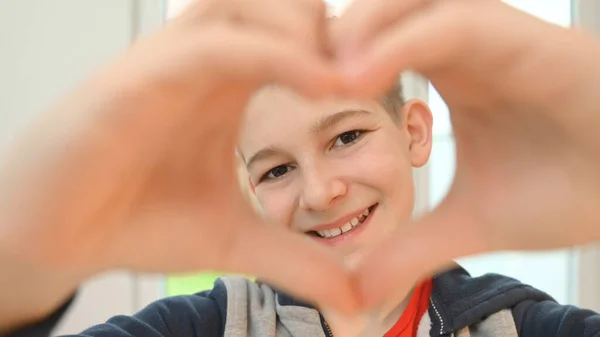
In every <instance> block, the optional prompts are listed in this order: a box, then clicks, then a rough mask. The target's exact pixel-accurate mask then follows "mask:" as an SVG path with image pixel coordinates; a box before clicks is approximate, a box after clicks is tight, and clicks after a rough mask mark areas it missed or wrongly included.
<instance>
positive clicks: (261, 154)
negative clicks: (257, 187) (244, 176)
mask: <svg viewBox="0 0 600 337" xmlns="http://www.w3.org/2000/svg"><path fill="white" fill-rule="evenodd" d="M281 152H283V151H282V150H281V149H279V148H277V147H274V146H268V147H265V148H263V149H261V150H260V151H258V152H256V153H255V154H253V155H252V156H250V158H249V159H248V161H247V162H246V168H247V169H248V170H250V168H251V167H252V165H254V164H255V163H256V162H257V161H260V160H264V159H267V158H269V157H273V156H276V155H277V154H279V153H281Z"/></svg>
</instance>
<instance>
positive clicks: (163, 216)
mask: <svg viewBox="0 0 600 337" xmlns="http://www.w3.org/2000/svg"><path fill="white" fill-rule="evenodd" d="M489 13H493V16H490V15H488V14H489ZM324 17H325V8H324V5H323V3H322V2H321V0H262V1H258V0H257V1H239V0H227V1H211V0H203V1H196V2H195V3H193V4H192V5H191V6H190V7H189V8H188V9H187V10H186V11H185V13H184V14H183V15H182V16H181V17H179V18H178V19H177V20H175V21H173V22H171V23H170V24H168V25H167V27H166V28H165V29H164V30H163V31H161V32H159V33H157V34H155V35H153V36H151V37H148V38H147V39H145V40H143V41H141V42H139V43H138V44H137V45H135V46H134V47H133V48H132V49H131V50H130V51H128V52H127V53H126V54H125V55H124V57H122V58H121V59H119V60H117V61H116V62H115V63H113V64H111V65H110V66H109V67H108V68H106V69H104V71H103V72H101V73H99V74H97V75H96V76H95V77H94V78H92V79H91V80H90V81H89V82H87V83H85V84H84V85H83V86H81V87H80V88H79V89H78V90H77V91H76V92H74V93H72V94H71V95H70V96H69V97H67V98H66V99H65V100H63V101H62V102H61V103H59V104H58V105H57V106H56V107H55V108H54V109H53V110H52V111H51V112H49V113H48V114H47V115H45V116H44V118H43V119H42V121H41V122H40V123H38V124H37V125H36V126H35V127H34V128H32V129H31V131H30V132H29V133H28V134H26V135H25V136H24V137H22V139H21V140H20V141H19V142H18V143H17V145H16V146H15V147H14V148H13V151H12V155H11V156H10V157H8V159H6V160H4V161H3V167H2V170H1V171H0V172H1V174H0V185H1V186H3V189H2V190H1V191H0V218H1V219H2V221H1V222H0V224H1V227H0V254H1V255H0V256H1V257H2V258H3V259H4V260H3V261H6V263H4V265H5V270H6V271H7V272H6V273H3V274H4V275H12V276H11V277H12V279H11V278H9V280H13V281H14V283H15V284H17V285H18V287H16V289H15V287H11V291H10V294H4V293H3V294H2V298H7V299H8V300H9V302H11V303H20V304H19V305H16V306H13V307H11V310H10V312H8V313H6V314H5V313H4V312H1V313H0V316H2V317H5V318H6V322H7V324H10V323H11V322H12V323H14V321H15V320H18V319H20V318H19V317H25V316H27V317H33V316H39V315H42V314H43V313H45V312H47V311H48V310H50V309H51V308H53V307H55V306H56V304H57V303H59V302H60V301H61V300H63V299H64V298H65V297H66V296H68V295H69V293H70V292H71V291H72V290H73V289H74V288H76V287H77V285H78V284H79V283H80V282H82V280H84V279H85V278H86V277H88V276H90V275H92V274H95V273H98V272H101V271H103V270H106V269H108V268H117V267H124V268H130V269H133V270H140V271H161V272H167V271H184V270H198V269H219V270H231V271H236V272H242V273H249V274H254V275H258V276H260V277H262V278H263V279H264V280H266V281H269V282H272V283H274V284H276V285H278V286H280V287H282V288H284V289H288V290H290V291H291V292H292V293H294V294H296V295H299V296H301V297H303V298H307V299H309V300H311V301H314V302H316V303H318V304H319V305H322V306H325V307H328V308H335V309H337V310H341V311H342V312H344V313H356V312H357V310H359V309H360V307H369V308H371V307H373V306H375V305H378V304H380V303H381V302H382V300H383V299H384V298H388V299H393V300H397V299H398V298H400V297H401V296H404V294H405V293H406V292H407V290H408V289H409V288H410V287H411V285H412V284H413V283H414V281H415V280H416V279H417V278H418V277H419V276H421V275H424V274H426V273H430V272H431V271H433V270H436V269H437V268H441V267H443V266H445V265H446V263H447V261H449V260H450V259H451V258H454V257H458V256H463V255H467V254H474V253H480V252H484V251H491V250H500V249H542V248H555V247H560V246H565V245H573V244H582V243H586V242H591V241H594V240H598V239H600V236H599V234H600V233H599V231H596V233H594V230H593V228H594V226H595V224H596V223H597V222H598V221H599V220H600V214H599V213H598V212H595V211H594V207H595V206H596V204H597V203H598V202H599V201H600V181H599V179H598V178H597V177H598V175H597V172H599V171H600V157H599V156H598V155H597V154H598V153H600V152H599V151H600V145H599V144H600V140H598V136H597V132H596V130H595V128H594V127H595V126H597V125H600V114H598V113H597V109H598V108H599V107H600V101H599V99H598V98H597V97H598V95H596V94H595V88H598V87H599V84H600V83H598V81H599V78H600V76H599V75H600V63H598V62H597V61H596V60H595V56H596V55H598V54H600V46H599V45H598V43H597V42H596V41H595V40H594V39H592V38H591V37H588V36H586V35H585V34H582V33H580V32H576V31H573V30H564V29H561V28H558V27H554V26H552V25H550V24H547V23H544V22H541V21H539V20H536V19H534V18H532V17H530V16H528V15H526V14H523V13H520V12H518V11H517V10H515V9H512V8H510V7H508V6H507V5H504V4H502V3H500V2H498V1H469V0H445V1H437V2H430V1H426V0H410V1H387V0H359V1H357V2H356V3H354V4H352V6H350V8H349V9H348V10H347V12H346V13H345V14H344V15H343V16H342V17H341V18H340V19H339V20H337V22H336V24H335V26H334V29H333V32H332V33H331V35H330V36H329V33H328V28H327V27H328V26H327V23H326V20H325V19H324ZM332 55H333V56H332ZM403 69H413V70H416V71H417V72H420V73H422V74H424V75H426V76H427V77H428V78H430V79H431V81H432V83H433V84H434V85H435V86H436V88H437V89H438V91H439V92H440V93H441V95H442V96H443V97H444V99H445V100H446V102H447V103H448V105H449V107H450V111H451V114H452V123H453V127H454V133H455V136H456V144H457V171H456V177H455V181H454V184H453V186H452V189H451V191H450V193H449V195H448V197H447V198H446V200H445V201H444V202H443V203H442V204H441V206H439V208H438V209H436V210H435V211H434V212H432V213H430V214H428V215H426V216H425V217H423V218H422V219H420V220H418V221H417V222H415V223H413V224H410V225H409V226H402V227H400V228H399V229H398V231H397V234H395V235H394V236H393V237H392V238H390V240H389V241H388V242H387V243H385V244H384V245H382V246H381V247H379V248H378V250H377V251H375V252H373V254H372V255H370V256H368V257H366V258H365V259H364V260H363V261H362V263H361V264H360V266H359V267H358V269H357V270H356V271H353V272H352V273H350V272H348V271H347V270H346V269H345V268H344V267H343V266H342V264H341V263H340V261H339V260H338V259H337V258H336V257H335V256H334V255H333V254H330V253H329V252H328V251H327V250H325V249H323V248H321V247H319V246H317V245H315V244H314V243H312V242H311V241H310V240H308V239H306V238H305V237H303V236H298V235H294V234H292V233H290V232H288V231H286V230H283V229H280V228H279V229H278V228H276V227H272V226H265V225H264V223H263V222H262V221H260V220H259V219H258V218H257V217H256V216H255V215H254V213H253V212H252V211H251V210H250V208H249V207H248V205H247V204H246V202H245V201H244V199H243V198H242V196H241V194H240V192H239V189H238V186H237V182H236V181H235V178H234V177H235V173H234V170H235V165H234V158H233V156H232V153H233V150H234V147H235V141H236V136H237V131H238V129H239V125H240V123H241V115H242V111H243V109H244V106H245V104H246V102H247V101H248V100H249V99H250V97H251V96H252V94H253V92H254V91H255V90H257V89H258V88H259V87H260V86H262V85H264V84H265V83H267V82H278V83H280V84H283V85H286V86H289V87H291V88H293V89H295V90H297V91H298V92H300V93H302V94H305V95H307V96H310V97H322V96H328V95H333V94H338V95H339V94H343V95H347V96H353V97H374V96H375V95H377V94H379V93H381V92H382V91H383V90H384V89H385V88H386V87H388V86H389V85H391V84H392V83H393V82H394V81H395V80H396V79H397V75H398V73H399V71H400V70H403ZM567 224H568V225H569V226H570V228H571V230H570V231H568V232H565V231H563V229H564V228H565V226H566V225H567ZM574 226H577V227H574ZM24 266H27V268H24ZM307 270H310V272H306V271H307ZM41 275H43V277H44V278H45V279H47V282H46V283H45V285H44V286H40V285H36V287H31V285H30V284H28V283H27V282H23V280H31V279H35V277H39V276H41ZM32 276H35V277H33V278H32ZM357 280H358V284H357V283H356V281H357ZM357 286H358V288H357ZM19 287H22V288H19ZM34 288H35V290H33V291H32V289H34ZM20 289H21V290H23V291H19V290H20ZM5 295H6V296H5ZM392 295H393V296H392ZM24 296H29V297H31V298H36V301H37V302H36V306H35V308H32V307H31V306H28V305H27V303H31V302H28V301H26V300H24V298H23V297H24ZM359 302H360V303H361V305H359ZM9 314H10V315H12V316H9ZM11 317H13V321H11ZM1 328H2V326H0V329H1Z"/></svg>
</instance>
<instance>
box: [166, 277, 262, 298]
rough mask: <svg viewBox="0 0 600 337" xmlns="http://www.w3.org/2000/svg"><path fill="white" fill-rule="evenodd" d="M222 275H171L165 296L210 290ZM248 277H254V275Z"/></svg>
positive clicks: (167, 280) (168, 278)
mask: <svg viewBox="0 0 600 337" xmlns="http://www.w3.org/2000/svg"><path fill="white" fill-rule="evenodd" d="M222 275H223V273H219V272H212V273H196V274H179V275H169V276H167V278H166V282H165V284H166V286H165V296H167V297H168V296H179V295H192V294H195V293H198V292H201V291H204V290H210V289H212V288H213V285H214V283H215V280H216V279H218V278H219V277H221V276H222ZM229 275H231V274H229ZM247 277H248V276H247ZM248 278H249V279H251V280H253V279H254V277H248Z"/></svg>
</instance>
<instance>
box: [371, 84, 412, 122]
mask: <svg viewBox="0 0 600 337" xmlns="http://www.w3.org/2000/svg"><path fill="white" fill-rule="evenodd" d="M378 101H379V103H380V104H381V105H382V106H383V107H384V108H385V110H386V111H387V112H388V113H389V114H390V116H391V117H392V119H393V120H394V121H395V122H398V121H400V111H401V110H402V107H403V106H404V104H405V103H406V101H405V99H404V94H403V89H402V84H401V83H398V84H396V85H394V86H393V87H391V88H390V89H389V90H387V91H386V92H385V93H384V94H383V96H381V97H380V98H379V99H378Z"/></svg>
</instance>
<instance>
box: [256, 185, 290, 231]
mask: <svg viewBox="0 0 600 337" xmlns="http://www.w3.org/2000/svg"><path fill="white" fill-rule="evenodd" d="M256 197H257V199H258V202H259V203H260V205H261V207H262V213H263V217H264V218H265V220H267V221H268V222H272V223H275V224H277V225H281V226H287V227H289V224H290V223H291V218H292V215H293V213H294V204H295V202H294V198H293V196H292V195H291V193H286V192H285V191H283V190H275V189H268V190H266V189H265V190H262V191H261V190H257V192H256Z"/></svg>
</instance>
